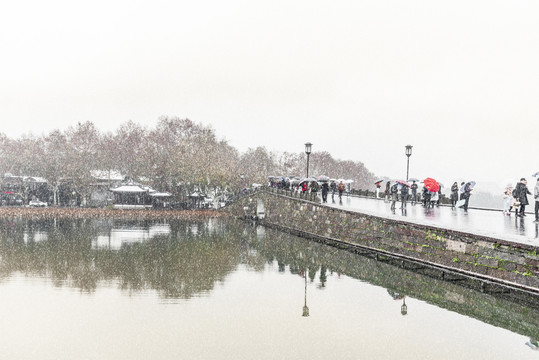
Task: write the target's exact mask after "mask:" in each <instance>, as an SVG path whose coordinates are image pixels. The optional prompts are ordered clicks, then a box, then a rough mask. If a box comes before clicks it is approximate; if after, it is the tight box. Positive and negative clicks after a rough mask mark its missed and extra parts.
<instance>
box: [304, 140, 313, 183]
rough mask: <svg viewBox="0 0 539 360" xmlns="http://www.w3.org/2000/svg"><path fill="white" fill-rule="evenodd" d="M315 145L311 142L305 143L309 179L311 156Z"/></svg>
mask: <svg viewBox="0 0 539 360" xmlns="http://www.w3.org/2000/svg"><path fill="white" fill-rule="evenodd" d="M312 146H313V144H311V143H310V142H308V143H305V154H307V177H309V155H311V148H312Z"/></svg>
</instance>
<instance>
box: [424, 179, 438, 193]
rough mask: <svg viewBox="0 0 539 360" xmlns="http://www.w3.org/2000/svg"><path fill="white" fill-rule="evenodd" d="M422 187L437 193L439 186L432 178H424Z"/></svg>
mask: <svg viewBox="0 0 539 360" xmlns="http://www.w3.org/2000/svg"><path fill="white" fill-rule="evenodd" d="M423 185H424V186H425V187H426V188H427V190H428V191H430V192H438V190H440V184H438V181H436V180H434V179H433V178H426V179H425V181H423Z"/></svg>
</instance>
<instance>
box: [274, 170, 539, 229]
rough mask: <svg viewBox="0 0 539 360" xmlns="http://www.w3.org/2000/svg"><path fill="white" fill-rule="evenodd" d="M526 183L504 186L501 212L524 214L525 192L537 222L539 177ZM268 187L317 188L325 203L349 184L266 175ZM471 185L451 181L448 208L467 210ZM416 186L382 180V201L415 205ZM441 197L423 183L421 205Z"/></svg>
mask: <svg viewBox="0 0 539 360" xmlns="http://www.w3.org/2000/svg"><path fill="white" fill-rule="evenodd" d="M382 182H383V180H379V181H377V182H376V183H375V185H376V197H377V198H380V190H381V183H382ZM527 184H528V183H527V181H526V179H525V178H521V179H520V181H519V182H518V183H517V184H516V186H515V187H514V188H513V187H512V186H509V185H508V186H507V187H506V189H505V192H504V193H503V214H504V215H507V216H510V215H511V212H512V211H513V210H514V211H515V215H516V216H518V217H525V216H526V213H525V209H526V206H527V205H530V202H529V200H528V195H533V196H534V200H535V220H534V222H539V176H538V178H537V183H536V185H535V187H534V191H533V194H532V193H531V192H530V190H529V189H528V185H527ZM269 186H271V187H275V188H280V189H287V190H292V191H297V192H302V193H307V192H311V193H318V192H319V191H320V193H321V195H322V202H323V203H327V199H328V194H329V192H331V195H332V198H333V199H334V197H335V194H338V196H339V199H342V195H343V193H344V192H345V191H348V192H349V191H350V184H345V183H344V181H342V180H333V179H327V180H322V181H320V180H312V181H307V180H306V179H303V180H301V179H299V178H298V179H294V178H284V177H281V178H270V181H269ZM474 186H475V182H474V181H468V182H461V183H460V185H459V184H458V182H457V181H455V182H454V183H453V184H452V185H451V189H450V191H451V193H450V200H451V208H452V209H456V208H458V207H462V208H463V209H464V211H468V206H469V201H470V197H471V194H472V190H473V188H474ZM418 188H419V186H418V184H417V181H411V183H409V182H406V181H396V182H395V183H393V184H392V183H391V181H386V186H385V194H384V195H385V201H386V202H389V201H391V210H395V209H396V203H397V201H399V200H400V201H401V207H400V208H401V209H403V210H405V209H406V207H407V204H408V202H410V203H411V204H412V205H415V204H416V203H417V202H418V199H419V196H418ZM442 196H443V195H442V185H441V184H438V186H437V188H432V187H431V188H430V189H429V187H427V186H423V189H422V191H421V203H422V206H424V207H425V208H431V207H434V206H439V205H440V200H441V198H442Z"/></svg>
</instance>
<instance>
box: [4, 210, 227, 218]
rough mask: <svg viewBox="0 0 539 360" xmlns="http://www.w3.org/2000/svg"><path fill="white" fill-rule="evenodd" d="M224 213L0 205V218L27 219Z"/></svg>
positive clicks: (215, 214) (202, 216)
mask: <svg viewBox="0 0 539 360" xmlns="http://www.w3.org/2000/svg"><path fill="white" fill-rule="evenodd" d="M222 216H226V215H225V214H224V213H222V212H219V211H215V210H118V209H104V208H60V207H47V208H24V207H0V218H3V219H9V218H17V217H25V218H28V219H33V220H39V219H93V218H105V219H129V220H159V219H178V220H197V219H201V218H211V217H222Z"/></svg>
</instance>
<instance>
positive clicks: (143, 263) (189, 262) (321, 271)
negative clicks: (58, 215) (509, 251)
mask: <svg viewBox="0 0 539 360" xmlns="http://www.w3.org/2000/svg"><path fill="white" fill-rule="evenodd" d="M153 225H155V222H153V221H118V220H56V221H55V220H47V221H40V220H39V219H20V218H18V219H10V220H1V221H0V240H1V241H0V256H1V259H0V278H3V279H5V278H8V277H10V276H12V275H13V274H15V273H22V274H25V275H29V276H40V277H47V278H50V279H52V281H53V283H54V284H56V285H57V286H70V287H74V288H78V289H80V290H81V291H84V292H93V291H95V289H96V288H97V287H98V286H100V285H101V284H117V285H116V286H119V287H120V288H121V289H124V290H125V291H127V292H139V291H149V290H152V291H157V292H158V293H159V294H160V296H162V297H166V298H183V299H187V298H190V297H193V296H198V295H200V294H204V293H206V292H209V291H211V290H212V289H213V287H214V286H215V284H216V283H219V282H223V281H225V279H226V277H227V275H228V274H230V273H231V272H233V271H234V270H235V269H236V267H237V266H238V265H239V264H245V265H246V266H248V267H250V268H252V269H255V270H257V271H262V270H263V269H264V268H265V266H266V265H267V264H274V263H276V264H277V265H278V271H283V272H284V271H287V270H288V271H289V272H290V273H292V274H298V275H302V274H305V276H307V279H306V280H308V281H309V282H311V283H313V282H317V287H318V288H319V289H323V288H324V287H325V284H326V283H327V281H328V274H331V273H339V274H344V275H347V276H349V277H352V278H355V279H360V280H362V281H366V282H369V283H371V284H373V285H376V286H381V287H384V288H386V289H388V291H390V293H391V294H399V295H402V296H404V295H406V296H408V297H414V298H418V299H421V300H424V301H427V302H429V303H432V304H435V305H436V306H439V307H442V308H446V309H449V310H451V311H455V312H458V313H461V314H464V315H467V316H470V317H474V318H478V319H480V320H481V321H484V322H487V323H491V324H494V325H495V326H500V327H503V328H506V329H510V330H511V331H514V332H517V333H521V334H525V335H530V336H531V335H533V334H537V333H538V332H539V331H538V330H539V310H538V308H537V307H533V306H532V307H530V306H527V305H522V304H520V303H518V302H513V301H509V300H506V299H504V298H500V297H497V296H493V295H492V294H484V293H481V292H479V291H475V290H473V289H469V288H466V287H463V286H459V285H458V284H456V283H452V282H447V281H443V280H441V279H436V278H434V277H432V276H426V275H425V274H422V273H420V272H417V271H409V270H404V269H399V268H397V267H395V266H392V265H390V264H387V263H384V262H381V261H376V260H374V259H371V258H367V257H361V256H358V255H356V254H353V253H350V252H347V251H343V250H339V249H336V248H333V247H329V246H324V245H321V244H318V243H315V242H313V241H309V240H304V239H299V238H296V237H293V236H290V235H288V234H285V233H282V232H279V231H274V230H270V229H264V228H261V227H258V228H256V227H252V226H248V225H245V224H244V223H237V222H233V221H226V220H224V219H210V220H204V221H200V222H181V221H174V222H169V223H166V225H167V229H170V230H169V231H167V232H165V233H156V234H155V235H154V236H152V237H143V239H144V240H143V241H140V242H128V243H124V244H122V245H121V246H120V247H118V248H107V247H96V246H95V244H96V239H97V238H99V237H100V236H107V234H111V232H112V231H113V230H114V229H141V231H146V230H147V229H149V228H150V227H151V226H153ZM161 225H163V224H161ZM317 278H318V279H317ZM310 296H316V291H315V293H312V292H310ZM403 299H404V297H403ZM403 305H404V302H403ZM401 311H402V309H401Z"/></svg>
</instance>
